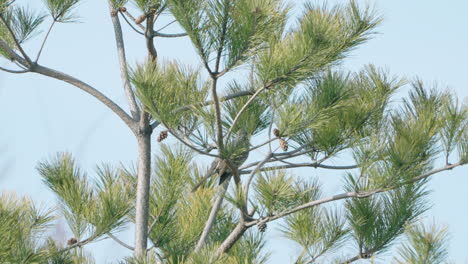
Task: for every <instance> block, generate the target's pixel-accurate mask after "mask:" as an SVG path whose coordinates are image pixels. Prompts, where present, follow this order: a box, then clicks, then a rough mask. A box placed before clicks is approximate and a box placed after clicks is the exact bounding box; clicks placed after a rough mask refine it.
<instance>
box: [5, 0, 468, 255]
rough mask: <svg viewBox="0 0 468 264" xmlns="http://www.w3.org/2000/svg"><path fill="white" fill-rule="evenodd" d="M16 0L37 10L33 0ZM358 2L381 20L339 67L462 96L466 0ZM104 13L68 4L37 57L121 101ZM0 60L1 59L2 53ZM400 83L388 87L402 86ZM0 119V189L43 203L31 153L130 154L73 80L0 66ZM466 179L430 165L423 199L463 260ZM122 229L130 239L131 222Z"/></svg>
mask: <svg viewBox="0 0 468 264" xmlns="http://www.w3.org/2000/svg"><path fill="white" fill-rule="evenodd" d="M19 2H20V3H23V4H27V5H29V6H31V8H35V9H38V10H43V11H44V10H45V9H44V8H43V5H42V1H37V0H35V1H31V0H19ZM293 2H294V3H295V4H296V5H297V6H296V8H295V11H294V12H295V14H298V13H299V12H300V10H301V8H300V7H301V4H302V3H303V2H305V1H302V0H297V1H293ZM318 2H323V1H318ZM327 2H329V3H330V4H332V3H345V2H346V1H337V0H335V1H327ZM358 2H364V1H358ZM367 2H369V3H371V4H375V6H376V7H377V9H378V10H379V12H380V13H381V14H382V15H383V17H384V22H383V23H382V25H381V26H380V27H379V28H378V32H379V34H377V35H375V36H374V39H373V40H371V41H369V42H368V43H367V44H365V45H363V46H361V47H360V48H358V49H356V50H355V51H353V52H352V53H351V55H350V57H349V58H348V59H347V60H346V61H345V62H344V64H343V66H342V67H343V68H346V69H349V70H351V71H357V70H359V69H361V68H362V66H363V65H365V64H368V63H372V64H375V65H377V66H382V67H385V68H386V69H388V70H389V71H390V72H391V73H392V74H395V75H397V76H404V77H407V78H408V79H410V80H411V79H413V78H415V77H420V78H421V79H422V80H424V81H425V82H426V83H427V84H428V85H433V84H435V83H437V85H438V87H440V88H441V89H443V88H448V89H451V90H452V91H454V92H455V93H456V94H457V95H458V96H459V98H460V100H464V99H465V98H468V89H467V88H468V87H467V81H466V80H467V75H468V66H467V62H468V51H467V48H466V47H468V34H467V33H468V16H467V15H466V10H468V1H466V0H452V1H435V0H425V1H422V0H416V1H403V0H394V1H385V0H380V1H379V0H369V1H367ZM108 13H109V11H108V8H107V4H106V1H105V0H99V1H97V0H87V1H83V3H82V4H80V6H79V7H78V8H77V14H79V16H80V19H79V20H80V22H82V23H76V24H65V25H58V26H57V27H56V28H54V30H53V32H52V34H51V36H50V38H49V41H48V43H47V46H46V48H45V50H44V53H43V55H42V59H41V60H40V63H41V64H43V65H45V66H48V67H51V68H56V69H60V70H61V71H63V72H66V73H68V74H71V75H73V76H75V77H78V78H80V79H81V80H84V81H85V82H88V83H90V84H91V85H93V86H94V87H96V88H98V89H99V90H100V91H101V92H103V93H104V94H106V95H108V96H109V97H110V98H112V99H113V100H115V101H116V102H117V103H119V104H120V105H122V106H123V107H125V109H127V105H126V103H125V97H124V93H123V90H122V88H121V81H120V78H119V76H120V73H119V66H118V61H117V57H116V52H115V42H114V36H113V29H112V25H111V21H110V18H109V14H108ZM164 19H167V18H164ZM124 29H125V30H124V34H125V40H126V45H127V47H126V48H127V51H128V61H129V62H130V64H131V65H135V62H138V61H142V60H143V58H144V56H145V54H146V50H145V44H144V41H143V39H142V38H141V37H140V36H139V35H137V34H135V33H133V32H131V31H130V30H129V28H128V27H126V26H124ZM39 40H40V38H36V39H34V40H32V41H30V42H29V43H28V44H27V45H26V50H27V51H28V52H29V53H30V54H35V53H36V51H37V49H38V45H39ZM156 46H157V49H158V52H159V55H160V56H161V57H163V58H174V59H178V60H179V61H181V62H185V63H189V64H198V63H199V60H198V58H197V57H196V55H195V53H194V52H193V49H192V48H191V46H190V44H189V41H188V39H186V38H184V39H157V40H156ZM0 65H1V66H7V65H9V64H8V62H7V61H4V60H2V61H1V62H0ZM231 77H236V76H235V75H232V76H231ZM405 90H406V88H405V89H402V91H401V93H400V94H399V95H398V96H402V95H404V94H405ZM465 100H466V99H465ZM0 123H1V124H2V129H1V130H0V150H1V151H0V170H1V174H0V191H14V192H16V193H18V194H19V195H28V196H30V197H32V198H33V199H34V201H36V202H39V203H43V204H46V205H47V204H53V202H55V197H54V196H53V194H52V193H51V192H49V191H48V190H47V189H46V188H45V186H44V185H43V184H42V183H41V179H40V177H39V175H38V173H37V171H36V170H35V167H36V165H37V163H38V161H41V160H44V159H47V158H50V157H52V156H54V155H55V154H56V153H57V152H63V151H68V152H71V153H72V154H73V155H74V156H75V157H76V159H77V161H78V162H79V164H80V165H81V166H82V167H83V168H84V169H85V170H87V171H88V172H89V173H90V174H92V169H93V168H94V167H95V165H96V164H100V163H111V164H118V163H120V162H122V163H123V164H126V165H129V164H131V163H132V162H133V161H135V157H136V142H135V139H134V137H133V135H132V134H131V132H130V131H129V130H128V129H127V128H126V126H125V125H124V124H123V122H122V121H121V120H120V119H118V118H117V117H116V116H115V115H114V114H113V113H112V112H111V111H109V110H108V109H107V108H106V107H104V106H103V105H101V104H100V103H99V102H98V101H97V100H96V99H94V98H92V97H91V96H89V95H88V94H86V93H84V92H82V91H81V90H79V89H77V88H75V87H72V86H70V85H68V84H65V83H62V82H59V81H56V80H52V79H49V78H46V77H42V76H39V75H36V74H24V75H12V74H6V73H3V72H0ZM156 134H157V132H156ZM155 138H156V137H154V142H155V143H156V141H155ZM154 145H155V146H157V144H154ZM154 152H155V153H157V149H156V150H155V151H154ZM301 172H304V173H307V174H312V175H315V176H317V177H318V178H319V180H320V181H321V182H322V183H323V184H324V185H326V188H327V190H329V191H330V192H333V191H336V192H338V191H339V190H340V189H339V185H338V184H337V183H339V182H340V181H341V178H342V176H343V173H341V172H338V173H337V172H334V173H333V174H329V173H324V172H321V171H317V170H314V171H312V170H306V171H304V170H303V171H301ZM466 186H468V167H462V168H457V169H455V170H453V171H450V172H446V173H441V174H438V175H436V176H435V177H433V180H432V181H431V183H430V188H431V190H432V193H431V194H430V197H429V198H430V199H429V200H430V201H431V203H432V204H433V206H432V209H431V210H430V211H428V212H427V213H426V216H427V219H430V220H432V219H434V220H435V221H436V222H437V223H440V224H446V225H447V226H448V227H449V230H450V234H451V236H450V237H451V244H450V245H451V246H450V256H451V259H452V260H454V261H455V263H468V252H467V251H466V248H467V245H468V225H467V224H466V223H467V222H468V205H467V201H468V198H467V196H466ZM58 233H60V232H58ZM57 237H58V238H59V239H62V241H65V240H66V239H68V238H69V237H67V236H63V237H61V235H60V234H57ZM122 238H123V240H125V241H127V242H129V243H131V241H132V240H133V234H132V233H131V230H130V231H129V232H127V233H125V234H123V236H122ZM269 241H274V242H271V243H269V249H270V250H271V251H272V253H273V255H272V258H271V261H270V263H272V264H279V263H290V262H291V258H292V257H293V256H294V255H295V252H296V249H295V248H294V246H293V245H292V244H291V243H290V242H287V241H286V240H282V239H274V240H273V239H269ZM88 249H90V250H91V251H92V252H94V253H96V254H95V255H96V259H97V263H111V262H112V261H115V260H116V259H118V258H119V257H122V256H125V255H128V254H129V253H130V252H129V251H127V250H126V249H124V248H121V247H119V246H116V244H114V243H112V242H110V241H104V242H99V243H95V244H92V245H91V246H88Z"/></svg>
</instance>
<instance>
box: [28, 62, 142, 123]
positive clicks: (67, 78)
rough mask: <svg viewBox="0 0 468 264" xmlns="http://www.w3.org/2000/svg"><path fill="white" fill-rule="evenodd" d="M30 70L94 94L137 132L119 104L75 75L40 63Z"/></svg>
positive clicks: (129, 117)
mask: <svg viewBox="0 0 468 264" xmlns="http://www.w3.org/2000/svg"><path fill="white" fill-rule="evenodd" d="M31 71H32V72H36V73H39V74H42V75H45V76H48V77H51V78H54V79H57V80H61V81H64V82H67V83H69V84H72V85H73V86H76V87H78V88H80V89H81V90H83V91H85V92H87V93H88V94H90V95H92V96H94V97H95V98H96V99H98V100H99V101H101V102H102V103H103V104H104V105H106V106H107V107H108V108H109V109H111V110H112V111H113V112H114V113H115V114H116V115H117V116H119V117H120V119H122V121H124V123H125V124H126V125H127V126H128V127H129V128H130V129H131V130H132V131H133V132H137V129H136V123H135V121H134V120H133V119H132V117H131V116H130V115H128V114H127V113H126V112H125V111H124V110H123V109H122V108H121V107H120V106H119V105H117V104H116V103H115V102H114V101H112V100H111V99H109V98H108V97H107V96H105V95H104V94H102V93H101V92H100V91H98V90H96V89H95V88H94V87H92V86H90V85H89V84H87V83H85V82H83V81H81V80H78V79H76V78H75V77H73V76H71V75H68V74H65V73H63V72H59V71H56V70H53V69H50V68H47V67H44V66H41V65H38V64H37V65H35V66H34V67H32V68H31Z"/></svg>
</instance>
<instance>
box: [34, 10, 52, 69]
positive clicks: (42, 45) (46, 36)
mask: <svg viewBox="0 0 468 264" xmlns="http://www.w3.org/2000/svg"><path fill="white" fill-rule="evenodd" d="M55 22H57V21H56V20H55V19H54V21H52V23H51V24H50V27H49V29H48V30H47V33H46V35H45V37H44V40H42V44H41V48H40V49H39V51H38V52H37V56H36V60H35V62H36V63H37V62H38V61H39V58H40V57H41V54H42V51H43V50H44V47H45V44H46V42H47V39H49V35H50V32H51V31H52V28H53V27H54V25H55Z"/></svg>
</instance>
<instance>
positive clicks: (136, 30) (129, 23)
mask: <svg viewBox="0 0 468 264" xmlns="http://www.w3.org/2000/svg"><path fill="white" fill-rule="evenodd" d="M119 13H121V14H122V17H123V18H124V20H125V22H127V24H128V25H129V26H130V27H131V28H132V29H133V31H135V32H136V33H138V34H140V35H142V36H144V35H145V33H143V32H141V31H139V30H138V29H137V28H136V27H135V26H133V24H132V23H131V22H130V21H128V19H127V17H126V16H125V14H127V12H124V13H122V11H120V12H119Z"/></svg>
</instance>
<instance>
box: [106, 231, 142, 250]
mask: <svg viewBox="0 0 468 264" xmlns="http://www.w3.org/2000/svg"><path fill="white" fill-rule="evenodd" d="M107 235H108V236H109V237H110V238H112V239H113V240H114V241H115V242H117V243H118V244H120V245H121V246H122V247H124V248H127V249H129V250H131V251H134V250H135V248H134V247H132V246H130V245H128V244H126V243H125V242H123V241H122V240H120V239H119V238H118V237H116V236H114V235H112V234H111V233H107Z"/></svg>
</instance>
